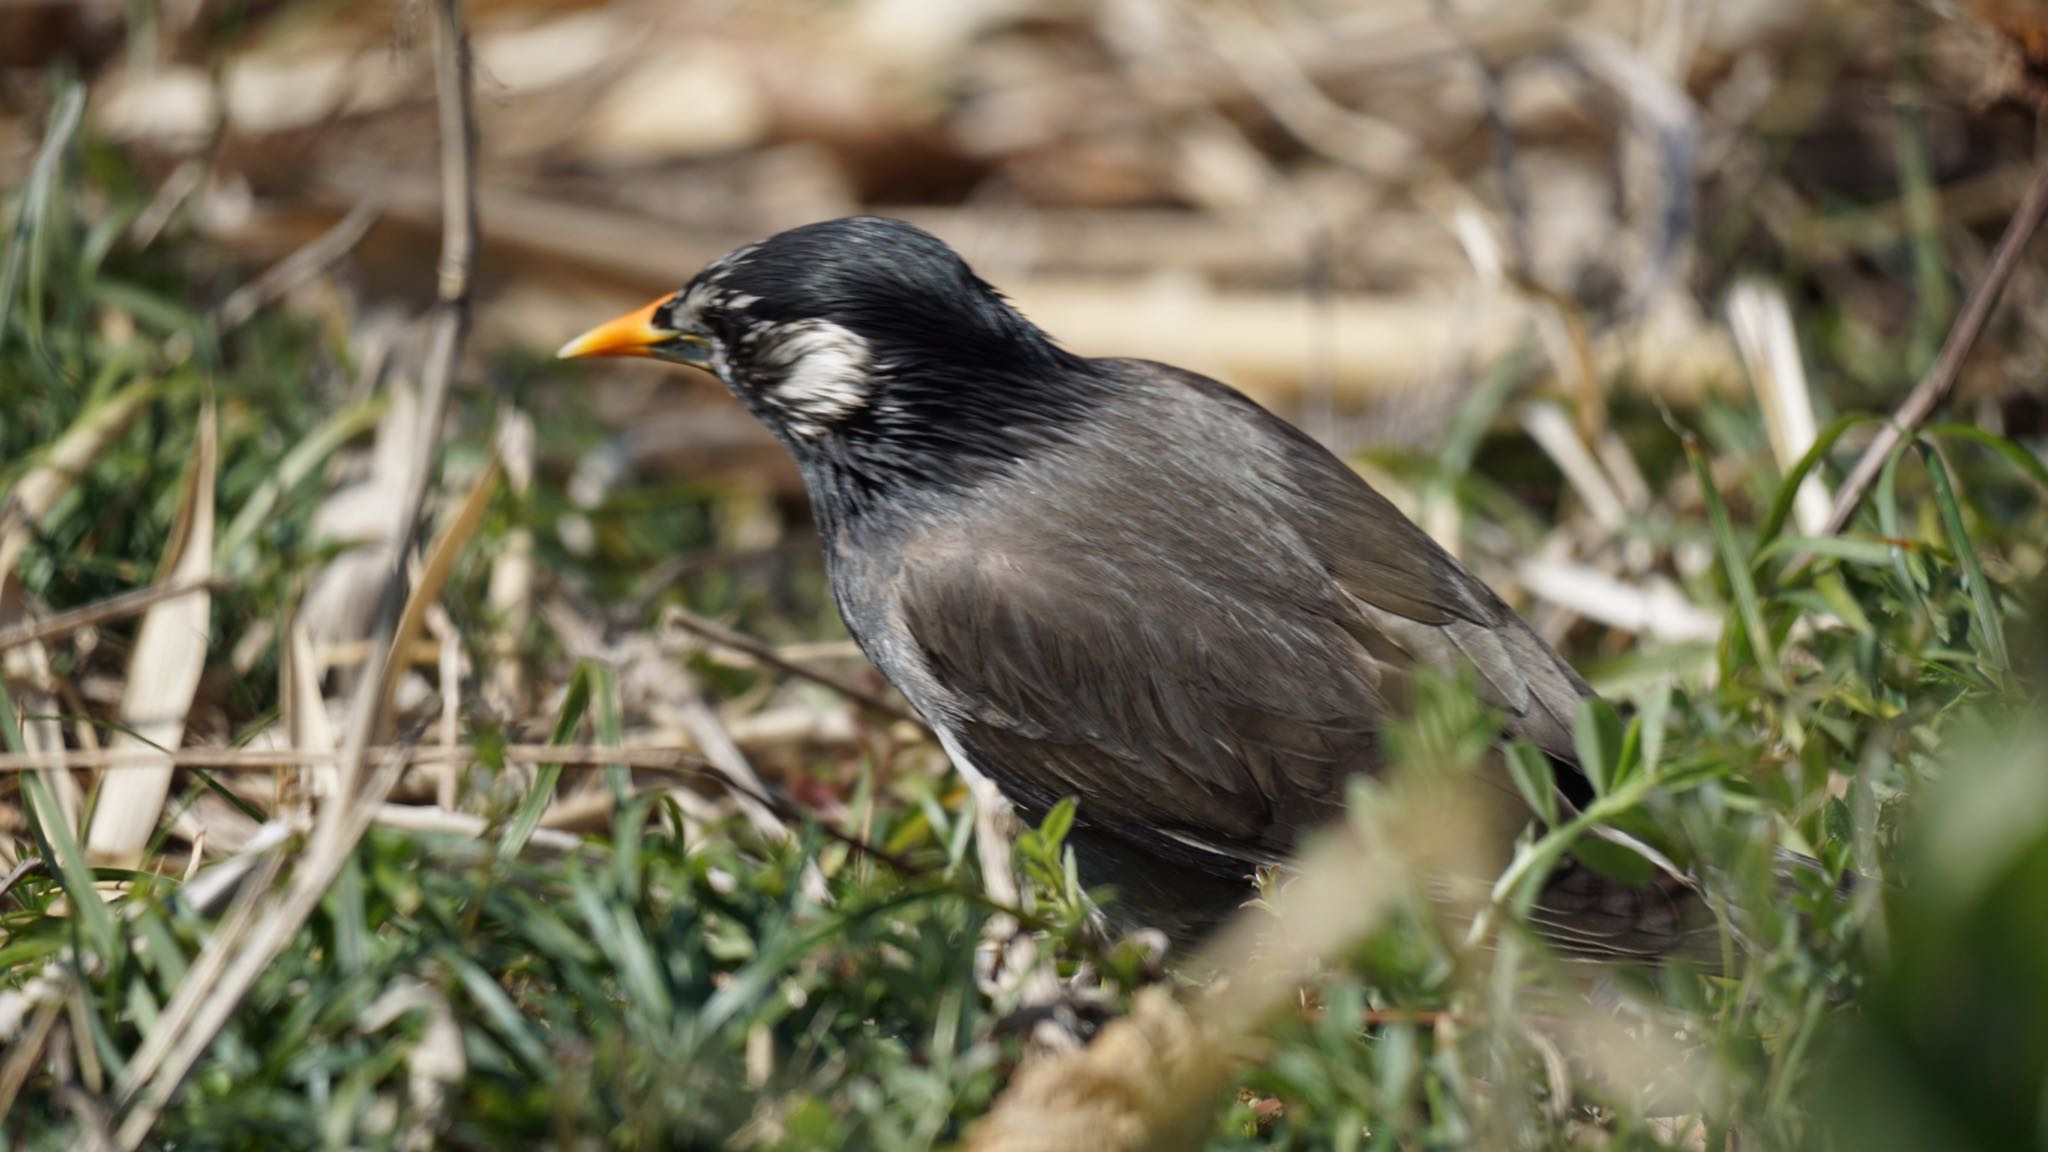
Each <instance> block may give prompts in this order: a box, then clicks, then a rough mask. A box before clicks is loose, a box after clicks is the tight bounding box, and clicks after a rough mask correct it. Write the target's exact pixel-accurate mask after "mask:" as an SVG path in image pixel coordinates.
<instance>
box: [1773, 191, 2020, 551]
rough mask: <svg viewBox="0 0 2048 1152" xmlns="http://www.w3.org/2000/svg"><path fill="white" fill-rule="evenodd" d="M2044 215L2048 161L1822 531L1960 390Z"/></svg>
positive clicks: (1839, 523)
mask: <svg viewBox="0 0 2048 1152" xmlns="http://www.w3.org/2000/svg"><path fill="white" fill-rule="evenodd" d="M2043 216H2048V161H2044V162H2043V163H2041V164H2040V165H2039V166H2038V167H2037V168H2035V170H2034V182H2033V183H2032V184H2031V185H2029V186H2028V187H2027V195H2026V198H2025V199H2024V200H2021V201H2020V206H2019V209H2018V210H2017V211H2015V212H2014V213H2013V215H2012V219H2011V220H2009V221H2007V222H2006V225H2005V234H2004V235H2002V236H2000V237H1999V238H1998V247H1997V248H1995V249H1993V250H1992V253H1991V262H1990V263H1989V264H1987V265H1986V266H1985V268H1984V275H1983V276H1982V277H1981V278H1979V279H1978V281H1977V283H1976V285H1975V286H1974V287H1972V288H1971V289H1970V297H1969V299H1968V300H1966V301H1964V303H1963V311H1962V314H1961V315H1959V316H1958V317H1956V322H1955V326H1954V327H1952V328H1950V329H1949V331H1948V339H1947V340H1945V341H1943V342H1942V345H1941V353H1940V354H1939V355H1938V356H1936V357H1935V358H1934V366H1933V367H1932V368H1929V369H1928V370H1927V375H1925V376H1923V377H1921V379H1920V383H1919V384H1917V385H1915V386H1914V388H1913V391H1912V393H1911V394H1910V395H1908V396H1907V397H1906V402H1905V403H1903V404H1901V405H1899V409H1898V411H1897V412H1894V413H1893V414H1892V418H1891V422H1890V423H1888V424H1886V425H1885V426H1884V427H1883V428H1882V429H1880V430H1879V431H1878V434H1877V437H1876V438H1875V439H1873V440H1872V441H1871V442H1870V447H1868V448H1865V449H1864V450H1863V456H1862V458H1861V459H1859V460H1857V461H1856V466H1855V467H1854V468H1851V469H1850V470H1849V478H1848V479H1847V480H1844V481H1843V482H1842V487H1841V489H1840V490H1839V491H1837V492H1836V493H1835V506H1834V507H1833V508H1832V509H1830V510H1829V511H1828V518H1827V522H1826V524H1825V525H1824V526H1823V527H1822V528H1821V532H1820V534H1821V535H1823V536H1832V535H1834V534H1835V533H1837V532H1840V531H1841V530H1842V527H1843V526H1844V525H1846V524H1847V523H1848V522H1849V517H1850V515H1851V514H1853V513H1854V512H1855V511H1856V506H1857V505H1858V504H1860V503H1862V501H1863V496H1864V494H1865V493H1866V492H1868V491H1869V490H1870V486H1871V485H1872V484H1873V483H1875V482H1876V480H1877V476H1878V473H1880V472H1882V471H1883V470H1884V462H1885V461H1886V460H1887V459H1888V458H1890V456H1891V454H1892V451H1893V449H1895V448H1897V447H1898V446H1899V445H1900V443H1902V442H1903V441H1904V440H1905V439H1906V437H1907V436H1910V435H1912V434H1913V433H1915V432H1917V431H1919V429H1920V426H1921V425H1922V424H1925V423H1926V422H1927V418H1928V417H1929V416H1931V415H1933V413H1934V410H1935V409H1936V408H1938V407H1940V406H1941V402H1942V401H1943V400H1946V399H1948V395H1949V393H1950V392H1953V391H1954V390H1955V386H1956V379H1957V377H1958V376H1960V375H1961V374H1962V369H1963V362H1964V361H1965V360H1967V359H1969V356H1970V349H1971V348H1972V347H1974V346H1975V345H1976V343H1977V337H1978V336H1979V335H1981V334H1982V333H1983V331H1984V325H1985V323H1986V322H1988V321H1989V320H1990V319H1991V313H1992V310H1993V309H1995V308H1996V307H1997V306H1998V300H1999V297H2000V296H2002V295H2003V294H2004V292H2005V286H2006V284H2007V282H2009V281H2010V280H2011V279H2012V275H2013V273H2014V272H2015V271H2017V270H2018V268H2019V266H2020V258H2021V257H2022V256H2023V255H2025V253H2026V250H2027V242H2028V241H2029V240H2031V239H2033V236H2034V232H2035V230H2036V229H2038V228H2039V227H2040V226H2041V220H2042V217H2043ZM1806 559H1807V557H1805V556H1802V557H1800V559H1799V560H1797V561H1794V563H1793V567H1792V568H1791V569H1788V570H1787V571H1788V574H1789V573H1790V572H1791V571H1795V570H1797V569H1798V568H1800V567H1804V565H1805V563H1806Z"/></svg>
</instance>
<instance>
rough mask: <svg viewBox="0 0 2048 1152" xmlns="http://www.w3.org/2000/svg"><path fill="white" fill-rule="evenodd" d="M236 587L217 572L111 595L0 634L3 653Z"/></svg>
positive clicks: (232, 579)
mask: <svg viewBox="0 0 2048 1152" xmlns="http://www.w3.org/2000/svg"><path fill="white" fill-rule="evenodd" d="M234 584H235V578H234V577H232V576H229V575H226V574H225V573H220V572H215V573H210V574H208V575H205V576H198V577H188V578H186V579H184V580H166V581H164V582H163V583H161V584H151V585H150V586H149V587H147V588H137V589H135V590H134V591H133V592H123V593H121V594H120V595H119V596H109V597H108V598H106V599H105V600H98V601H95V602H93V603H91V604H86V605H83V606H81V607H77V608H73V609H71V610H70V611H69V612H59V613H57V614H56V615H54V616H45V617H43V618H42V619H41V620H36V621H32V622H30V623H27V624H17V625H15V626H14V627H12V628H9V629H7V630H5V631H0V652H5V651H7V650H8V649H10V648H19V647H21V646H22V645H24V644H39V643H41V642H43V641H45V640H54V639H56V638H57V637H59V636H68V635H70V634H71V633H73V632H77V631H80V630H81V629H85V628H92V627H95V626H97V625H100V624H106V623H109V622H111V621H115V620H125V619H127V618H128V617H130V616H138V615H140V614H141V613H142V612H143V611H144V610H146V609H147V608H149V606H150V605H152V604H160V603H162V602H163V601H165V600H175V599H177V598H178V597H180V596H183V595H185V594H186V593H188V592H202V591H203V592H218V591H220V590H222V589H224V588H231V587H233V586H234Z"/></svg>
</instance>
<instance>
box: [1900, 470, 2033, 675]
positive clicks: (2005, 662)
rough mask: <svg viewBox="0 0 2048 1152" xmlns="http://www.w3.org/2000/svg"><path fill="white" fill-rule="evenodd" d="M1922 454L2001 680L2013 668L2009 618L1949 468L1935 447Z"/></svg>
mask: <svg viewBox="0 0 2048 1152" xmlns="http://www.w3.org/2000/svg"><path fill="white" fill-rule="evenodd" d="M1920 454H1921V456H1922V458H1923V459H1924V460H1925V461H1926V463H1927V478H1928V480H1929V481H1930V482H1931V483H1932V485H1933V488H1934V502H1935V504H1936V505H1937V506H1939V507H1940V509H1941V522H1942V526H1943V528H1945V529H1946V530H1947V532H1948V539H1949V546H1950V547H1952V548H1954V549H1955V553H1956V560H1957V562H1959V563H1960V564H1961V565H1962V567H1963V579H1964V582H1965V583H1966V584H1967V585H1968V586H1969V592H1970V607H1971V610H1972V612H1973V613H1974V614H1975V616H1976V618H1977V631H1978V632H1980V633H1982V634H1983V643H1984V659H1983V661H1982V664H1983V666H1984V671H1985V674H1986V675H1988V676H1990V677H1991V678H1992V680H1994V681H1997V680H1999V679H2000V678H2002V677H2003V676H2004V675H2005V672H2006V670H2007V669H2009V668H2011V667H2012V659H2011V657H2010V656H2008V655H2007V653H2006V649H2005V618H2004V616H2003V615H2001V614H2000V612H1999V610H1998V592H1997V590H1996V589H1994V588H1993V587H1991V583H1990V581H1988V580H1986V579H1985V578H1984V564H1983V562H1982V561H1981V560H1979V559H1978V557H1977V546H1976V544H1975V543H1974V542H1972V541H1971V539H1970V531H1969V529H1968V528H1966V527H1965V526H1964V525H1963V510H1962V506H1961V505H1959V504H1958V503H1957V502H1956V493H1955V488H1954V487H1953V486H1952V485H1951V484H1950V483H1949V477H1948V466H1947V465H1945V464H1943V463H1942V462H1941V454H1940V453H1939V452H1936V451H1935V450H1934V446H1933V445H1931V444H1922V445H1921V446H1920Z"/></svg>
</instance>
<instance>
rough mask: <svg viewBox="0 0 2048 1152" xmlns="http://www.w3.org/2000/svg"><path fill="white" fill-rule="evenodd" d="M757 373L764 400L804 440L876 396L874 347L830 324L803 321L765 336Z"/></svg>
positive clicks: (769, 332)
mask: <svg viewBox="0 0 2048 1152" xmlns="http://www.w3.org/2000/svg"><path fill="white" fill-rule="evenodd" d="M760 342H761V344H762V345H763V347H762V350H761V351H760V353H759V354H758V355H757V357H756V358H755V361H754V372H755V373H756V374H758V375H759V376H760V377H761V378H762V379H763V381H764V384H765V386H764V387H763V388H762V390H761V396H762V398H763V399H765V400H767V401H768V403H770V404H772V405H774V406H775V407H776V408H778V409H780V410H781V411H782V412H783V414H784V416H785V417H786V418H787V419H788V422H789V429H790V431H791V432H794V433H795V434H797V435H799V436H805V437H812V436H818V435H821V434H823V433H824V431H825V430H826V429H827V428H828V427H830V426H831V425H832V424H834V423H835V422H837V421H839V420H843V419H845V418H846V417H848V416H851V415H853V414H854V413H855V412H858V411H860V410H861V409H862V408H865V407H867V405H868V401H869V400H870V399H871V398H872V397H873V395H874V388H873V385H872V383H871V380H870V377H869V372H870V369H871V368H872V365H873V357H872V356H871V354H870V351H869V348H868V342H867V341H866V340H863V339H861V338H860V337H859V336H857V335H855V334H854V333H853V332H852V331H850V330H848V329H846V328H842V327H840V326H839V325H837V324H834V323H832V322H831V321H829V320H801V321H798V322H796V323H794V324H787V325H782V326H780V327H777V328H774V329H770V330H768V331H766V332H764V333H763V334H762V335H761V338H760Z"/></svg>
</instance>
